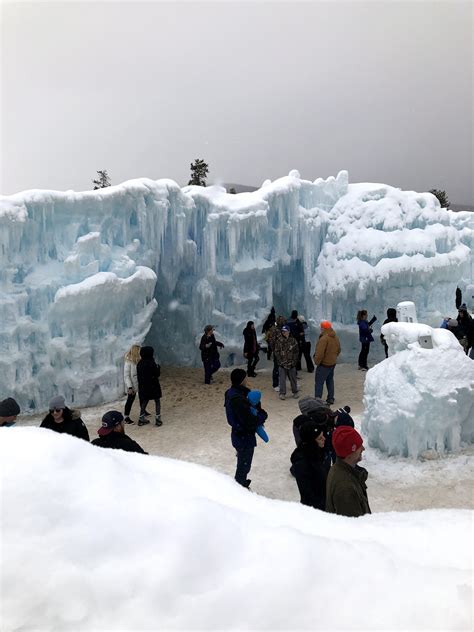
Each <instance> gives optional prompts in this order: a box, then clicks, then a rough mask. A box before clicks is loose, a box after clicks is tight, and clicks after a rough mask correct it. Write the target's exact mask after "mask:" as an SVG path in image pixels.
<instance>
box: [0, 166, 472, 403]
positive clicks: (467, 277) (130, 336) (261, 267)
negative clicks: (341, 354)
mask: <svg viewBox="0 0 474 632" xmlns="http://www.w3.org/2000/svg"><path fill="white" fill-rule="evenodd" d="M473 234H474V225H473V215H472V214H470V213H468V212H465V213H453V212H451V211H448V210H445V209H442V208H441V207H440V205H439V203H438V201H437V199H436V198H435V197H434V196H433V195H431V194H430V193H416V192H413V191H401V190H400V189H397V188H393V187H391V186H388V185H384V184H368V183H364V184H349V181H348V174H347V172H346V171H341V172H340V173H339V174H338V175H337V177H335V178H334V177H330V178H328V179H326V180H323V179H321V178H318V179H317V180H315V181H314V182H311V181H308V180H303V179H302V178H301V177H300V175H299V173H298V172H297V171H291V172H290V174H289V175H288V176H287V177H283V178H280V179H278V180H276V181H274V182H271V181H265V182H264V183H263V185H262V187H261V188H260V189H259V190H257V191H254V192H252V193H240V194H237V195H232V194H228V193H227V192H226V190H225V189H223V188H222V187H217V186H212V187H207V188H201V187H191V186H188V187H184V188H180V187H179V186H178V185H177V184H176V183H175V182H173V181H171V180H157V181H154V180H149V179H139V180H131V181H128V182H125V183H123V184H121V185H118V186H113V187H109V188H107V189H100V190H98V191H89V192H83V193H76V192H74V191H66V192H58V191H40V190H31V191H25V192H22V193H18V194H16V195H12V196H2V197H0V240H1V250H0V257H1V270H0V385H1V387H0V389H1V392H0V396H1V397H6V396H13V397H15V398H16V399H17V400H18V402H19V403H20V405H21V407H22V409H23V410H25V409H44V408H45V406H46V403H47V401H48V399H49V398H50V396H52V395H53V394H55V393H62V394H63V395H64V396H65V397H66V400H67V401H69V402H71V403H73V404H77V405H90V404H95V403H99V402H101V401H107V400H110V399H114V398H116V397H117V396H120V395H121V394H122V392H123V391H122V389H123V384H122V358H123V354H124V353H125V351H126V350H127V349H128V348H129V347H130V345H131V344H132V343H134V342H138V343H141V342H143V341H144V340H145V338H146V340H147V342H148V343H149V344H152V345H153V346H154V347H155V349H156V350H157V356H158V359H159V361H160V362H161V364H164V365H167V364H168V365H172V364H177V365H193V364H196V363H197V362H198V361H199V352H198V350H197V343H198V340H199V338H200V336H201V334H202V329H203V327H204V325H206V324H208V323H211V324H213V325H215V326H216V328H217V332H218V336H219V338H220V339H221V340H222V341H223V342H224V343H225V345H226V348H225V350H224V354H223V356H222V361H223V364H233V363H234V362H235V363H241V362H242V360H243V359H242V356H241V348H242V333H241V332H242V329H243V327H244V325H245V323H246V322H247V320H254V321H256V323H257V325H258V324H259V323H261V322H262V320H263V319H264V318H265V317H266V315H267V314H268V312H269V310H270V308H271V306H272V305H275V307H276V310H277V313H283V314H288V313H289V311H290V310H291V309H293V308H297V309H299V310H300V312H303V313H304V314H305V315H306V318H307V320H308V321H309V322H310V324H312V325H313V326H314V325H315V324H317V323H318V322H319V320H320V319H321V318H323V317H324V318H328V319H331V320H332V321H334V322H335V323H337V326H338V327H339V329H340V331H341V332H344V331H345V330H349V329H354V318H355V314H356V312H357V310H358V309H360V308H361V307H367V308H368V309H369V310H370V311H371V312H374V313H378V314H379V315H382V314H383V313H384V312H385V310H386V308H387V307H390V306H393V305H396V304H397V303H398V302H399V301H400V300H404V299H409V300H413V301H415V302H416V304H417V309H418V316H419V318H420V319H422V320H425V322H429V323H430V324H433V323H434V322H435V321H437V320H438V319H439V317H440V316H441V315H445V314H451V313H452V312H453V309H454V298H453V297H454V290H455V288H456V286H457V285H460V286H461V287H463V288H466V287H468V286H469V284H471V285H472V279H473V259H472V241H473ZM354 331H355V329H354Z"/></svg>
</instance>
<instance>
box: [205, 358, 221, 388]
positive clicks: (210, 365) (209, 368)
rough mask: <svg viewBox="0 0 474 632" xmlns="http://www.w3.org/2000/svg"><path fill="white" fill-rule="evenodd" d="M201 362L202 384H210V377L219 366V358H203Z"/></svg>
mask: <svg viewBox="0 0 474 632" xmlns="http://www.w3.org/2000/svg"><path fill="white" fill-rule="evenodd" d="M202 363H203V365H204V384H210V383H211V377H212V376H213V375H214V373H215V372H216V371H218V370H219V368H220V366H221V363H220V360H219V358H211V359H209V360H203V362H202Z"/></svg>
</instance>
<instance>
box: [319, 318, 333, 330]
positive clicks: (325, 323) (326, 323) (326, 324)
mask: <svg viewBox="0 0 474 632" xmlns="http://www.w3.org/2000/svg"><path fill="white" fill-rule="evenodd" d="M321 328H322V329H331V328H332V325H331V323H330V322H329V321H328V320H322V321H321Z"/></svg>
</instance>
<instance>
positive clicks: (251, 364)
mask: <svg viewBox="0 0 474 632" xmlns="http://www.w3.org/2000/svg"><path fill="white" fill-rule="evenodd" d="M242 335H243V337H244V357H245V358H246V359H247V376H248V377H257V374H256V373H255V367H256V366H257V364H258V361H259V360H260V358H259V355H258V342H257V333H256V331H255V323H254V322H253V320H249V321H248V323H247V326H246V327H245V329H244V330H243V332H242Z"/></svg>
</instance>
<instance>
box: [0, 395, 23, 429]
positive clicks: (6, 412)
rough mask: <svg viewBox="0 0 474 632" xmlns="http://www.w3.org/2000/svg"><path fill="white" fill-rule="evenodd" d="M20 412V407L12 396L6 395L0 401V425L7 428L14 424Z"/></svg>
mask: <svg viewBox="0 0 474 632" xmlns="http://www.w3.org/2000/svg"><path fill="white" fill-rule="evenodd" d="M19 414H20V407H19V406H18V403H17V402H16V400H14V399H13V397H7V398H6V399H4V400H2V401H1V402H0V427H2V428H8V427H10V426H14V425H15V421H16V418H17V417H18V415H19Z"/></svg>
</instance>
